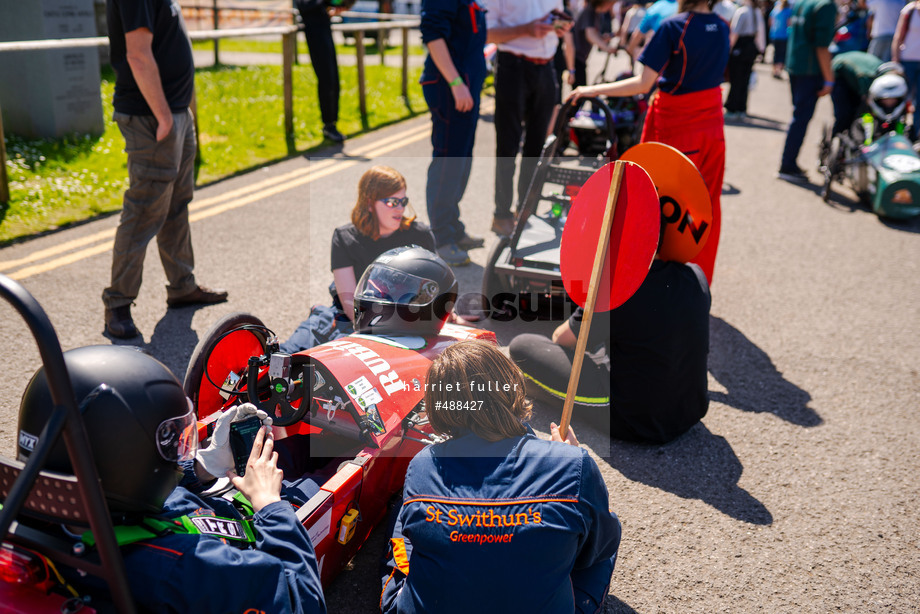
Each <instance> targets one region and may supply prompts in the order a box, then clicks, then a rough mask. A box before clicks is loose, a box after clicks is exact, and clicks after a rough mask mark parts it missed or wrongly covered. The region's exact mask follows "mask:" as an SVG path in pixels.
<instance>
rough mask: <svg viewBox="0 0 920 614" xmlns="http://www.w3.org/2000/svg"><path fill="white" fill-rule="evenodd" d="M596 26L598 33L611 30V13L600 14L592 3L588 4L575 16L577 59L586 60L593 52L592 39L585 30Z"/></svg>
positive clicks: (573, 34) (574, 29) (573, 29)
mask: <svg viewBox="0 0 920 614" xmlns="http://www.w3.org/2000/svg"><path fill="white" fill-rule="evenodd" d="M588 28H594V29H595V30H597V33H598V34H601V35H603V34H605V33H607V32H610V13H604V14H603V15H602V14H599V13H598V12H597V11H595V10H594V7H593V6H591V5H590V4H586V5H585V6H584V8H582V9H581V12H580V13H578V16H577V17H576V18H575V25H573V26H572V37H573V39H574V42H575V59H576V60H578V61H579V62H586V61H587V60H588V55H589V54H590V53H591V41H589V40H588V39H587V37H586V36H585V30H587V29H588Z"/></svg>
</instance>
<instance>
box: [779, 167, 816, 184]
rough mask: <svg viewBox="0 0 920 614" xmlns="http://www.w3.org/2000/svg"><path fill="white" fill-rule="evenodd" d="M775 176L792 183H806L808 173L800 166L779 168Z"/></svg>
mask: <svg viewBox="0 0 920 614" xmlns="http://www.w3.org/2000/svg"><path fill="white" fill-rule="evenodd" d="M776 176H777V177H779V178H780V179H782V180H784V181H792V182H793V183H808V175H806V174H805V171H803V170H802V169H800V168H781V169H779V172H778V173H777V174H776Z"/></svg>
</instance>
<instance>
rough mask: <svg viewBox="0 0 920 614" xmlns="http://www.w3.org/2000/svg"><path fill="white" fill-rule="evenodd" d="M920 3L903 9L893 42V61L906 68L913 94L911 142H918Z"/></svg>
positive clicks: (911, 3)
mask: <svg viewBox="0 0 920 614" xmlns="http://www.w3.org/2000/svg"><path fill="white" fill-rule="evenodd" d="M918 13H920V2H909V3H908V4H907V6H905V7H904V8H903V9H901V13H900V16H899V17H898V26H897V28H896V29H895V35H894V39H893V40H892V42H891V59H892V60H893V61H895V62H900V63H901V65H902V66H903V67H904V78H905V79H906V80H907V85H908V87H909V88H910V89H911V91H912V92H913V97H914V114H913V117H912V118H911V122H910V134H909V136H910V140H912V141H916V140H917V128H918V126H917V123H918V119H920V118H918V113H920V111H918V105H920V14H918Z"/></svg>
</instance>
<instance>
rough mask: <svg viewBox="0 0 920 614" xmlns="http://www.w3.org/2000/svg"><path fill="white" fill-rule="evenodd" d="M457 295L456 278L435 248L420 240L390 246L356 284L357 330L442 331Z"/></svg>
mask: <svg viewBox="0 0 920 614" xmlns="http://www.w3.org/2000/svg"><path fill="white" fill-rule="evenodd" d="M456 301H457V280H456V279H455V278H454V272H453V271H451V270H450V267H449V266H448V265H447V263H446V262H444V261H443V260H442V259H441V258H440V257H438V256H437V255H436V254H433V253H431V252H429V251H428V250H427V249H425V248H423V247H419V246H418V245H410V246H408V247H397V248H394V249H391V250H389V251H386V252H384V253H382V254H380V256H378V257H377V259H376V260H374V262H372V263H371V265H370V266H369V267H367V270H366V271H364V275H362V276H361V279H360V280H359V281H358V285H357V287H356V288H355V331H356V332H359V333H372V334H379V335H394V334H396V335H426V334H427V335H431V334H437V332H438V331H440V330H441V327H442V326H443V325H444V321H445V320H447V317H448V316H449V315H450V310H451V309H452V308H453V306H454V303H455V302H456Z"/></svg>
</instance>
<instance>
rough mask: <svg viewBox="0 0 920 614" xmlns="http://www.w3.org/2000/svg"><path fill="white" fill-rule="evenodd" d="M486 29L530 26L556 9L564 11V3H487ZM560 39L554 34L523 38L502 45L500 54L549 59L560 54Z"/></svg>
mask: <svg viewBox="0 0 920 614" xmlns="http://www.w3.org/2000/svg"><path fill="white" fill-rule="evenodd" d="M485 9H486V27H487V28H488V29H489V30H494V29H496V28H508V27H511V26H520V25H523V24H525V23H530V22H531V21H533V20H535V19H540V18H541V17H545V16H546V14H547V13H549V12H550V11H551V10H553V9H559V10H562V0H486V2H485ZM558 46H559V37H558V36H556V33H555V32H551V33H549V34H547V35H546V36H544V37H543V38H534V37H533V36H519V37H518V38H515V39H512V40H510V41H507V42H504V43H500V44H499V45H498V48H499V50H500V51H507V52H509V53H516V54H518V55H526V56H528V57H531V58H539V59H542V60H548V59H550V58H551V57H553V56H554V55H555V54H556V47H558Z"/></svg>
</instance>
